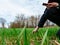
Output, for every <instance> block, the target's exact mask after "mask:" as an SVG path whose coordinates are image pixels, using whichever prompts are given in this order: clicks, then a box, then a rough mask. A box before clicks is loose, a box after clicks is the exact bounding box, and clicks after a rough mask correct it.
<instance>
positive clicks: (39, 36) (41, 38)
mask: <svg viewBox="0 0 60 45" xmlns="http://www.w3.org/2000/svg"><path fill="white" fill-rule="evenodd" d="M33 29H34V28H25V27H24V28H13V29H12V28H9V29H6V28H4V29H3V28H0V45H52V44H51V43H50V42H49V40H57V39H58V38H57V37H56V32H57V31H58V29H59V27H50V28H40V29H39V30H38V32H37V33H34V34H33V33H32V31H33ZM58 41H59V39H58Z"/></svg>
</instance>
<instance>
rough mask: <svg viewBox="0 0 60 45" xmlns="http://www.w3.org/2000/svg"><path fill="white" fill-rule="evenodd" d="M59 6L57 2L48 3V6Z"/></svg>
mask: <svg viewBox="0 0 60 45" xmlns="http://www.w3.org/2000/svg"><path fill="white" fill-rule="evenodd" d="M57 6H59V4H58V3H57V2H52V3H48V5H46V7H47V8H51V7H57Z"/></svg>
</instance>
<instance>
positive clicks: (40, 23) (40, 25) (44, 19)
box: [33, 14, 47, 33]
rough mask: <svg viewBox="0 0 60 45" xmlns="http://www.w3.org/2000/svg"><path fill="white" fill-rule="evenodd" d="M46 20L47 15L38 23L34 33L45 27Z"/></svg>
mask: <svg viewBox="0 0 60 45" xmlns="http://www.w3.org/2000/svg"><path fill="white" fill-rule="evenodd" d="M46 20H47V16H46V15H45V14H43V15H42V17H41V19H40V21H39V23H38V26H36V28H35V29H34V30H33V33H34V32H37V31H38V29H39V28H40V27H43V25H44V23H45V21H46Z"/></svg>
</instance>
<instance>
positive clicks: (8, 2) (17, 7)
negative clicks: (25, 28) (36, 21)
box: [0, 0, 48, 23]
mask: <svg viewBox="0 0 60 45" xmlns="http://www.w3.org/2000/svg"><path fill="white" fill-rule="evenodd" d="M47 2H48V0H0V18H4V19H6V21H7V23H10V22H11V21H14V19H15V16H17V15H18V14H24V15H25V16H26V17H27V16H31V15H42V14H43V12H44V10H45V7H44V6H42V3H47Z"/></svg>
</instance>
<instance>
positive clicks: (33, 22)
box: [9, 14, 55, 28]
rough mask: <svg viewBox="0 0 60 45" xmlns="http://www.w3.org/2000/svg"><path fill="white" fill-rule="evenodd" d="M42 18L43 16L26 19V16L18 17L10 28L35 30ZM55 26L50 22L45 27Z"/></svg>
mask: <svg viewBox="0 0 60 45" xmlns="http://www.w3.org/2000/svg"><path fill="white" fill-rule="evenodd" d="M40 18H41V15H36V16H33V15H32V16H30V17H25V16H24V14H21V15H17V16H16V19H15V21H14V22H11V23H10V26H9V28H22V27H24V26H26V27H27V28H33V27H36V26H37V25H38V22H39V20H40ZM54 25H55V24H54V23H52V22H50V21H49V20H47V21H46V23H45V25H44V26H54Z"/></svg>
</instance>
